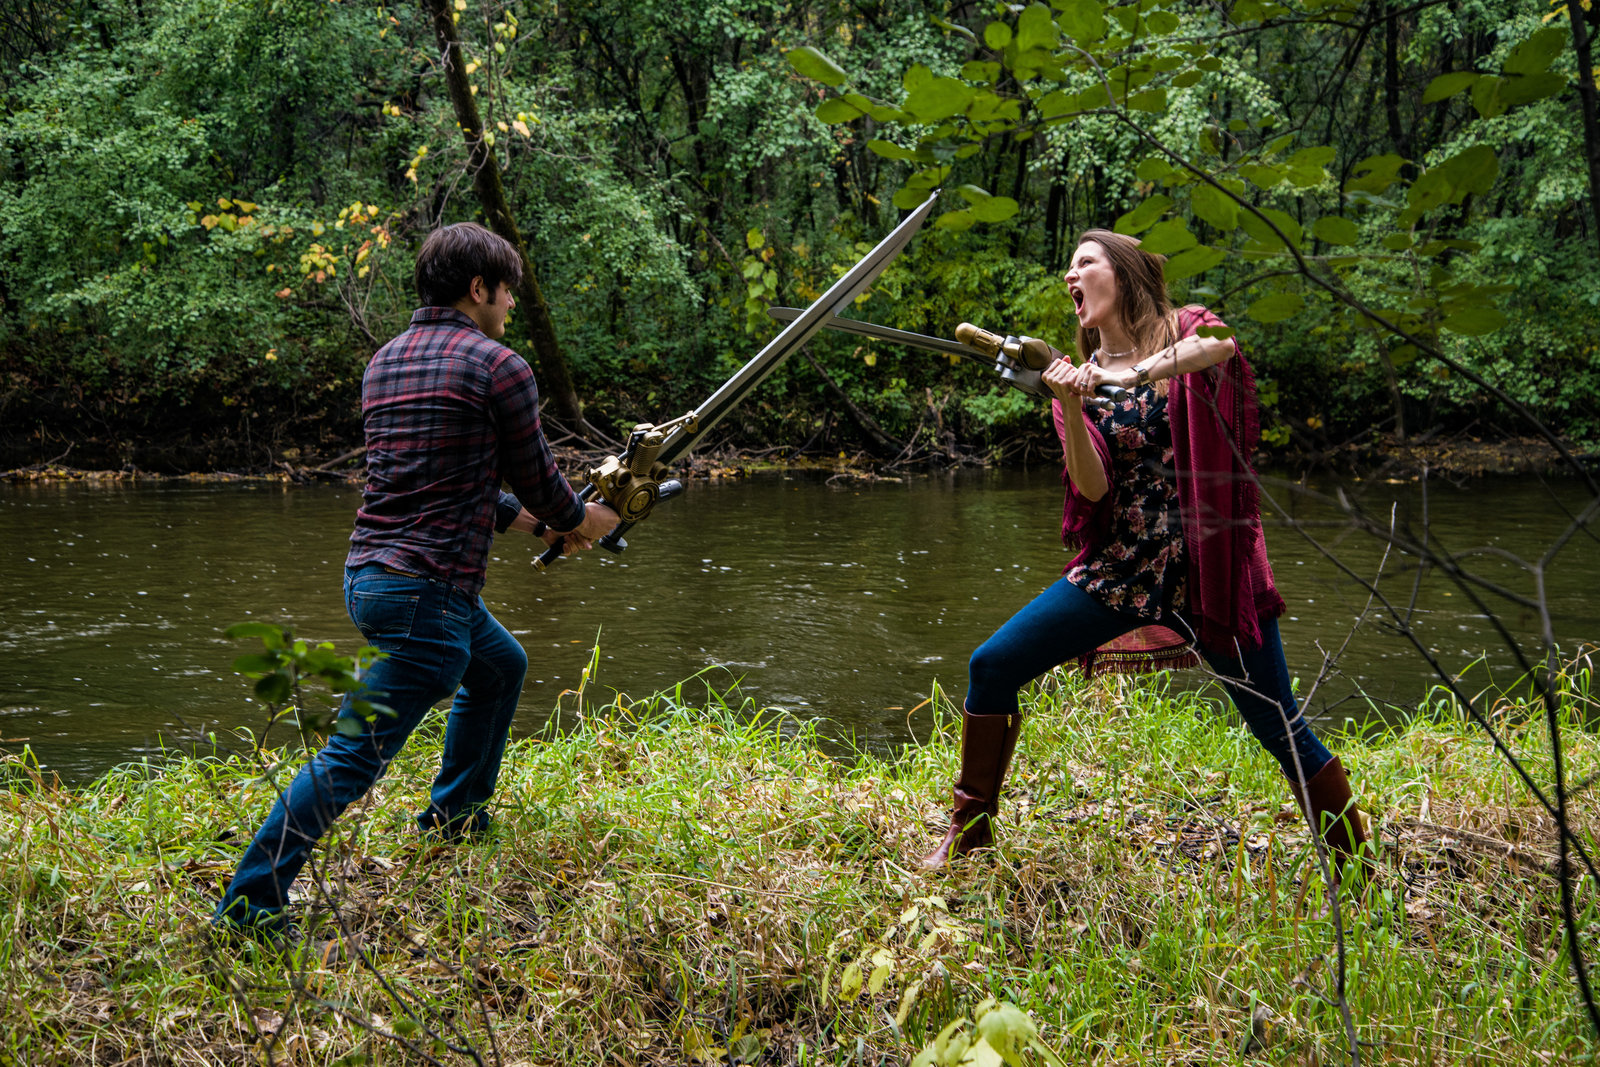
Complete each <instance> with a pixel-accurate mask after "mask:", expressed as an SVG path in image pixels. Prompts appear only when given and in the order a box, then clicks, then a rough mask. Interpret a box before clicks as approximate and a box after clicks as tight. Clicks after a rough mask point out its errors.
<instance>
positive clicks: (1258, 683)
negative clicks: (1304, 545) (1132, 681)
mask: <svg viewBox="0 0 1600 1067" xmlns="http://www.w3.org/2000/svg"><path fill="white" fill-rule="evenodd" d="M1140 625H1141V624H1140V622H1139V620H1137V619H1134V618H1132V617H1130V616H1127V615H1123V614H1120V613H1119V612H1116V611H1113V610H1112V609H1110V608H1108V607H1106V606H1105V605H1104V604H1102V603H1100V602H1099V601H1098V600H1096V599H1094V598H1093V597H1092V596H1090V595H1089V594H1088V593H1085V592H1084V591H1083V590H1082V589H1079V588H1078V587H1077V586H1076V585H1073V584H1072V583H1071V582H1069V581H1068V580H1067V579H1065V578H1062V579H1060V580H1059V581H1057V582H1056V583H1055V584H1054V585H1052V586H1051V587H1050V588H1049V589H1046V590H1045V591H1044V592H1042V593H1040V594H1039V595H1038V596H1037V597H1035V598H1034V599H1033V601H1032V602H1031V603H1030V604H1028V605H1027V606H1026V607H1024V608H1023V609H1022V610H1021V611H1019V612H1017V613H1016V614H1015V615H1013V616H1012V617H1011V619H1010V621H1008V622H1007V623H1006V624H1005V625H1004V626H1002V627H1000V629H998V630H996V631H995V634H994V636H993V637H991V638H989V640H987V641H985V642H984V643H983V644H982V645H981V646H979V648H978V650H977V651H976V652H974V653H973V654H972V662H971V664H970V665H969V666H968V686H967V711H968V712H969V713H970V714H973V715H1015V714H1016V713H1017V690H1019V689H1020V688H1022V686H1024V685H1026V684H1028V682H1030V681H1032V680H1033V679H1034V678H1037V677H1039V675H1041V674H1043V673H1044V672H1046V671H1048V670H1050V669H1051V668H1052V667H1055V666H1057V665H1058V664H1062V663H1068V662H1071V661H1072V660H1075V659H1077V658H1078V657H1079V656H1082V655H1084V654H1085V653H1087V652H1089V651H1091V650H1093V649H1096V648H1099V647H1100V646H1101V645H1103V644H1105V643H1106V642H1107V641H1110V640H1111V639H1112V638H1114V637H1119V636H1121V635H1122V634H1125V633H1127V632H1128V631H1130V630H1134V629H1137V628H1138V627H1139V626H1140ZM1203 655H1204V656H1205V660H1206V662H1207V663H1208V664H1209V665H1210V667H1211V669H1212V670H1213V671H1215V672H1216V674H1217V675H1218V676H1219V677H1220V679H1221V681H1222V686H1223V688H1224V689H1226V690H1227V691H1228V696H1229V697H1231V698H1232V699H1233V703H1234V706H1235V707H1237V708H1238V709H1239V714H1240V715H1242V716H1243V717H1244V721H1245V725H1247V726H1248V727H1249V728H1250V732H1251V733H1252V734H1254V735H1255V738H1256V740H1257V741H1260V742H1261V745H1262V747H1264V748H1265V749H1266V750H1267V751H1268V752H1270V753H1271V754H1272V756H1273V757H1274V758H1275V759H1276V760H1277V761H1278V765H1279V766H1280V767H1282V768H1283V773H1284V776H1285V777H1286V778H1288V779H1289V781H1291V782H1294V781H1298V780H1299V778H1298V776H1297V775H1296V774H1295V764H1294V753H1295V751H1296V750H1298V752H1299V756H1300V770H1301V772H1302V773H1303V774H1304V775H1305V776H1306V778H1308V779H1309V778H1311V777H1312V776H1313V775H1315V774H1316V773H1317V772H1318V771H1320V770H1321V769H1322V766H1323V764H1325V763H1327V762H1328V761H1329V760H1330V759H1332V758H1333V754H1332V753H1330V752H1329V751H1328V750H1327V748H1325V747H1324V746H1323V744H1322V742H1321V741H1319V740H1318V739H1317V735H1316V734H1314V733H1312V731H1311V725H1310V724H1309V723H1307V722H1306V720H1305V718H1304V716H1302V715H1301V714H1300V704H1299V701H1297V700H1296V699H1295V696H1294V690H1293V688H1292V687H1291V685H1290V680H1289V665H1288V664H1287V663H1286V662H1284V658H1283V641H1282V639H1281V638H1280V637H1279V636H1278V622H1277V620H1276V619H1271V620H1267V621H1264V622H1263V623H1262V624H1261V647H1260V648H1258V649H1255V650H1254V651H1247V652H1244V653H1243V654H1242V655H1241V656H1239V657H1238V658H1234V657H1231V656H1225V655H1217V654H1214V653H1210V652H1203ZM1286 719H1287V721H1288V724H1289V727H1290V728H1289V729H1285V720H1286ZM1291 736H1292V738H1293V741H1292V743H1291V740H1290V738H1291Z"/></svg>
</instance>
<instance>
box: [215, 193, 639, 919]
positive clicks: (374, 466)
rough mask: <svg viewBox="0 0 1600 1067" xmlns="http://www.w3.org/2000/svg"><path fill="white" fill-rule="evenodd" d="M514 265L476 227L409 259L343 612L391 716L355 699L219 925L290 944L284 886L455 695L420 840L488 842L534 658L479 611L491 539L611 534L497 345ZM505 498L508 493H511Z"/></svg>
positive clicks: (373, 375) (452, 233) (283, 801)
mask: <svg viewBox="0 0 1600 1067" xmlns="http://www.w3.org/2000/svg"><path fill="white" fill-rule="evenodd" d="M521 277H522V258H521V257H520V256H519V255H518V254H517V252H516V250H515V249H514V248H513V247H512V246H511V245H510V244H509V243H508V242H506V241H504V240H502V239H501V238H500V237H498V236H496V235H495V234H493V233H491V232H490V231H488V230H486V229H484V228H483V227H482V226H479V225H477V224H475V223H460V224H458V225H455V226H446V227H444V228H443V229H440V230H437V231H435V232H434V233H433V234H431V235H429V237H428V239H427V241H425V242H424V243H423V246H422V251H421V252H420V253H419V255H418V257H417V270H416V284H417V295H418V297H419V298H420V300H421V303H422V304H423V307H421V308H420V309H419V310H418V311H416V312H415V313H414V314H413V315H412V316H411V326H410V328H409V329H407V330H406V332H405V333H403V334H401V335H400V336H399V337H396V338H395V339H394V340H392V341H390V342H389V343H388V344H386V345H384V346H383V348H381V349H379V350H378V353H377V355H375V356H373V357H372V362H371V363H370V364H369V365H368V367H367V371H366V374H365V376H364V377H363V379H362V383H361V416H362V422H363V424H364V427H365V431H366V443H367V485H366V489H365V492H364V494H363V499H362V505H361V508H360V510H359V511H357V512H356V524H355V533H354V534H352V535H351V537H350V553H349V556H348V558H347V559H346V561H345V586H344V588H345V605H346V607H347V608H348V609H349V612H350V618H351V619H352V620H353V621H354V622H355V624H356V626H357V627H359V628H360V630H361V632H362V634H364V635H365V636H366V638H367V640H368V641H369V642H370V643H371V644H373V645H375V646H377V647H378V648H379V649H380V650H382V651H383V652H385V653H386V654H387V655H386V656H385V657H384V658H382V659H380V660H378V661H377V663H375V664H374V665H373V666H372V668H371V669H370V670H369V671H368V672H367V675H366V677H365V679H364V683H365V685H366V687H367V689H368V691H369V695H370V696H371V697H372V699H373V700H375V701H377V702H380V703H383V704H386V705H388V707H390V708H391V709H393V714H392V715H387V714H380V715H378V716H377V717H376V718H375V719H374V720H373V721H372V722H370V723H369V722H363V721H361V720H360V719H359V717H356V716H355V713H354V712H353V711H352V710H351V707H350V698H346V701H345V706H344V707H343V708H342V709H341V710H340V715H341V717H343V718H346V719H353V720H354V721H355V723H357V724H358V725H359V729H355V730H352V731H351V732H350V734H348V735H347V734H345V733H343V732H339V731H335V732H334V733H333V735H332V737H331V738H330V740H329V741H328V743H327V745H326V746H324V748H323V749H322V751H320V752H319V753H317V755H316V756H314V757H313V758H312V759H311V761H310V762H309V763H308V764H307V765H306V766H305V767H304V768H302V769H301V771H300V773H299V774H298V775H297V776H296V777H295V779H294V781H293V782H292V783H291V784H290V786H289V788H288V789H287V790H285V791H284V793H283V794H282V795H281V796H280V797H279V798H278V801H277V803H276V804H274V806H273V808H272V813H271V814H270V815H269V816H268V817H267V821H266V823H265V824H264V825H263V826H262V827H261V829H260V831H259V832H257V834H256V836H255V840H254V841H253V842H252V843H251V845H250V847H249V849H248V850H246V852H245V855H244V858H243V859H242V860H241V861H240V863H239V869H238V871H237V872H236V873H235V874H234V877H233V881H232V883H231V884H230V885H229V886H228V891H227V893H226V894H224V895H223V898H222V902H221V903H220V904H219V905H218V907H217V913H216V921H217V922H218V923H219V924H222V925H227V926H239V927H249V928H251V929H255V930H259V931H262V932H265V933H267V934H269V935H273V934H277V933H280V932H282V931H283V930H284V929H285V923H284V916H283V908H284V905H285V903H286V902H287V898H288V891H289V886H290V884H291V883H292V882H293V881H294V879H295V876H296V875H297V874H298V873H299V871H300V868H301V867H302V866H304V864H305V862H306V859H307V857H308V855H309V853H310V851H311V848H312V846H313V845H315V843H316V842H317V840H318V839H319V838H320V837H321V836H322V834H323V833H324V832H325V831H326V830H327V828H328V826H329V824H331V823H332V822H333V820H334V819H335V818H337V817H338V815H339V813H340V812H342V811H343V810H344V809H345V807H346V806H348V805H349V804H351V803H353V802H354V801H356V800H358V799H360V798H361V797H362V796H363V795H364V794H365V793H366V791H367V790H368V789H369V788H371V787H372V784H373V783H374V782H375V781H377V780H378V778H379V776H381V775H382V774H383V772H384V771H385V770H386V769H387V768H388V766H389V763H390V761H391V760H393V759H394V757H395V756H396V754H398V753H399V751H400V748H401V746H402V745H403V744H405V740H406V738H407V737H408V736H410V734H411V732H412V731H413V730H414V729H416V727H417V725H418V723H420V722H421V721H422V718H423V716H424V715H425V714H426V713H427V712H428V711H429V709H431V708H432V707H433V706H434V705H435V704H437V703H438V702H439V701H441V700H443V699H444V698H445V697H448V696H451V695H452V694H453V695H454V700H453V702H452V704H451V709H450V716H449V720H448V722H447V724H446V727H445V736H444V752H443V754H442V756H441V758H440V766H439V775H438V777H437V778H436V779H434V784H433V791H432V796H431V798H430V802H429V804H428V806H427V808H426V809H425V810H424V811H423V812H422V813H421V814H420V815H418V817H417V823H418V826H419V827H420V829H421V831H422V832H423V833H424V834H427V835H430V836H436V837H438V838H441V839H445V840H454V839H459V838H462V837H466V836H474V835H478V834H481V833H483V832H484V831H485V830H486V829H487V828H488V824H489V816H488V812H487V810H486V806H487V804H488V802H489V797H490V795H491V794H492V793H493V792H494V786H495V780H496V778H497V777H498V775H499V771H500V759H501V756H502V754H503V753H504V751H505V745H506V739H507V736H508V735H509V733H510V730H511V718H512V716H513V715H514V714H515V712H516V709H517V700H518V698H519V696H520V695H521V693H522V681H523V677H524V676H525V674H526V673H527V669H528V658H527V655H526V653H524V652H523V650H522V648H521V646H520V645H518V644H517V642H516V640H515V639H514V638H512V636H511V635H510V634H509V633H508V632H507V631H506V629H505V627H503V626H501V625H500V623H499V622H497V621H496V620H495V618H494V616H493V615H491V614H489V611H488V610H487V609H486V608H485V607H484V604H483V600H482V599H481V598H480V597H479V596H478V592H479V590H480V589H482V587H483V575H484V568H485V565H486V562H487V559H488V554H489V544H490V541H491V540H492V539H493V536H494V532H495V531H497V530H498V531H502V532H503V531H505V530H506V529H514V530H524V531H530V532H533V533H535V534H537V535H538V536H540V537H542V538H543V539H544V541H545V542H546V543H547V544H554V543H555V542H556V540H557V539H558V538H560V537H565V538H566V544H567V546H568V550H569V551H570V550H572V549H575V548H588V547H590V545H591V544H592V541H593V539H594V538H596V537H599V536H600V535H601V534H603V533H605V532H606V531H608V530H610V529H611V528H612V527H613V526H615V525H616V524H617V522H618V518H617V515H616V513H615V512H614V511H612V510H611V509H610V508H608V507H606V506H605V505H604V504H600V503H590V504H587V505H586V504H585V503H584V502H583V501H582V500H580V499H579V497H578V495H577V493H575V492H574V491H573V489H572V486H571V485H569V484H568V483H567V481H566V479H564V478H562V477H561V475H560V473H559V472H558V471H557V469H556V464H555V459H554V457H553V456H552V455H551V452H550V446H549V444H548V443H547V442H546V441H545V438H544V433H543V431H542V430H541V429H540V425H539V393H538V388H537V387H536V386H535V384H534V380H533V373H532V371H531V370H530V369H529V367H528V364H527V363H526V362H524V361H523V359H522V358H521V357H520V356H518V355H517V354H516V353H515V352H513V351H511V350H510V349H509V348H506V347H505V346H504V345H501V344H498V343H497V341H496V339H497V338H499V337H501V336H503V335H504V333H505V321H506V314H507V313H508V312H509V311H510V310H511V309H512V307H513V306H515V303H516V301H515V300H514V299H513V297H512V295H511V289H512V287H513V286H515V285H516V284H517V283H518V282H519V281H520V280H521ZM502 479H503V480H505V481H506V482H509V483H510V485H511V487H512V488H513V489H514V490H516V495H515V496H513V495H512V494H510V493H506V492H501V491H500V484H501V481H502Z"/></svg>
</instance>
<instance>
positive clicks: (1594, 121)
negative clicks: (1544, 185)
mask: <svg viewBox="0 0 1600 1067" xmlns="http://www.w3.org/2000/svg"><path fill="white" fill-rule="evenodd" d="M1567 15H1568V16H1569V17H1570V18H1571V19H1572V47H1573V49H1574V50H1575V51H1576V52H1577V53H1578V105H1579V107H1580V109H1581V110H1582V112H1583V154H1584V156H1585V158H1586V159H1587V161H1588V164H1589V207H1590V209H1591V210H1592V211H1593V212H1594V239H1595V241H1596V242H1600V101H1597V100H1596V94H1595V86H1594V59H1593V58H1592V56H1591V55H1590V50H1589V24H1588V22H1587V21H1586V20H1585V19H1584V13H1583V8H1582V7H1581V6H1580V5H1579V4H1577V3H1576V0H1574V2H1573V3H1569V4H1568V5H1567Z"/></svg>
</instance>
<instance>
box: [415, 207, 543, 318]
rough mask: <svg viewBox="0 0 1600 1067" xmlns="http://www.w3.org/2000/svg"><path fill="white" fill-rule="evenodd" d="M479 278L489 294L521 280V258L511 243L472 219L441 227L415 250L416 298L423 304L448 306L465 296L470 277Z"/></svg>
mask: <svg viewBox="0 0 1600 1067" xmlns="http://www.w3.org/2000/svg"><path fill="white" fill-rule="evenodd" d="M480 276H481V277H482V278H483V284H484V287H485V288H487V289H488V290H489V292H490V294H491V295H493V294H494V293H496V292H498V291H499V289H500V283H501V282H505V283H506V284H507V285H509V286H511V287H512V288H513V289H515V288H516V287H517V285H518V283H520V282H521V281H522V257H521V256H519V255H517V250H516V249H515V248H513V247H512V246H511V242H510V241H507V240H506V239H505V238H504V237H501V236H500V235H499V234H497V233H494V232H492V231H490V230H487V229H485V228H484V227H482V226H479V225H478V224H477V223H476V222H458V223H456V224H455V225H454V226H442V227H440V228H439V229H437V230H434V231H433V232H432V233H430V234H429V235H428V239H427V240H426V241H423V242H422V251H421V252H418V253H417V298H418V299H419V300H421V301H422V306H423V307H449V306H450V305H452V304H454V303H455V302H456V301H457V300H460V299H461V298H462V297H464V296H466V295H467V292H468V291H469V290H470V289H471V288H472V279H474V278H477V277H480Z"/></svg>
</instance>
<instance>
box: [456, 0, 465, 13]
mask: <svg viewBox="0 0 1600 1067" xmlns="http://www.w3.org/2000/svg"><path fill="white" fill-rule="evenodd" d="M466 9H467V0H456V10H457V11H465V10H466Z"/></svg>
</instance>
